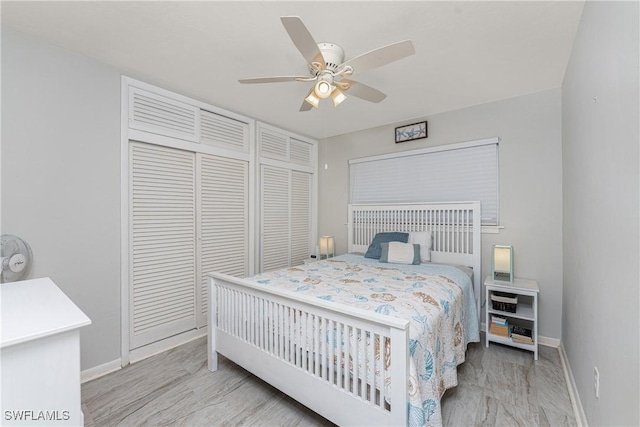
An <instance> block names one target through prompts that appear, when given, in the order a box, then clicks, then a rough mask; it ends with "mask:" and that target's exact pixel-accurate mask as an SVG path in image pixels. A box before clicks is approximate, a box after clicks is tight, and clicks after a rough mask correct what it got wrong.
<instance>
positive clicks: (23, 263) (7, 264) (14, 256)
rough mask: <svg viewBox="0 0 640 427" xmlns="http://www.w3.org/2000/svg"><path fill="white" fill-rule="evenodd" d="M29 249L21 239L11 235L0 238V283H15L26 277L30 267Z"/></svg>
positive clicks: (30, 256) (30, 254)
mask: <svg viewBox="0 0 640 427" xmlns="http://www.w3.org/2000/svg"><path fill="white" fill-rule="evenodd" d="M32 259H33V254H32V253H31V248H30V247H29V245H28V244H27V242H25V241H24V240H22V239H21V238H19V237H17V236H14V235H12V234H3V235H2V236H0V260H1V265H2V274H0V283H7V282H15V281H17V280H20V279H22V278H23V277H26V275H27V273H28V272H29V267H30V266H31V260H32Z"/></svg>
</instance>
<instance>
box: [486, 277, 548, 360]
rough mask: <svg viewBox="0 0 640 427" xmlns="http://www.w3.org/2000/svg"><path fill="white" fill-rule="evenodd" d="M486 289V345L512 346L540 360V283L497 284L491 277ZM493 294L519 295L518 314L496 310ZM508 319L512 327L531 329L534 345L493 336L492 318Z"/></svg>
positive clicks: (514, 281)
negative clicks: (491, 329)
mask: <svg viewBox="0 0 640 427" xmlns="http://www.w3.org/2000/svg"><path fill="white" fill-rule="evenodd" d="M484 288H485V304H486V305H485V318H486V325H487V327H486V329H487V331H486V335H485V336H486V345H487V347H489V342H491V341H493V342H497V343H500V344H505V345H510V346H513V347H517V348H522V349H524V350H529V351H532V352H533V355H534V359H535V360H538V293H539V292H540V289H539V288H538V282H536V281H535V280H528V279H514V280H513V283H505V282H496V281H493V280H491V278H490V277H489V276H487V278H486V279H485V281H484ZM492 292H504V293H509V294H513V295H518V304H517V307H516V312H515V313H511V312H508V311H501V310H494V308H493V304H492V302H491V293H492ZM492 315H495V316H499V317H502V318H506V319H507V321H508V322H509V324H510V325H514V324H515V325H520V326H525V327H527V328H530V329H531V331H532V338H533V344H526V343H520V342H515V341H513V340H512V339H511V338H510V337H505V336H501V335H496V334H492V333H491V332H490V328H491V316H492Z"/></svg>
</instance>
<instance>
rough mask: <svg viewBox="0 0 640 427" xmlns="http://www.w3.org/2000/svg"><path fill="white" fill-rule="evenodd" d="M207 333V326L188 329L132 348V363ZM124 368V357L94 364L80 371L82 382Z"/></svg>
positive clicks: (130, 355)
mask: <svg viewBox="0 0 640 427" xmlns="http://www.w3.org/2000/svg"><path fill="white" fill-rule="evenodd" d="M206 335H207V328H206V327H205V328H202V329H199V330H194V331H188V332H185V333H182V334H180V335H176V336H173V337H170V338H167V339H164V340H162V341H158V342H155V343H153V344H149V345H146V346H144V347H141V348H137V349H135V350H132V351H131V353H130V354H129V361H130V363H135V362H139V361H141V360H143V359H146V358H148V357H151V356H155V355H156V354H159V353H162V352H164V351H167V350H171V349H172V348H174V347H178V346H179V345H182V344H186V343H188V342H189V341H193V340H195V339H198V338H201V337H204V336H206ZM119 369H122V359H116V360H112V361H111V362H107V363H103V364H102V365H98V366H94V367H93V368H89V369H85V370H84V371H82V372H81V373H80V382H81V383H82V384H84V383H86V382H87V381H91V380H95V379H96V378H100V377H102V376H104V375H107V374H110V373H112V372H115V371H117V370H119Z"/></svg>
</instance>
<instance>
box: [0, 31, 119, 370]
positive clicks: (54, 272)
mask: <svg viewBox="0 0 640 427" xmlns="http://www.w3.org/2000/svg"><path fill="white" fill-rule="evenodd" d="M119 164H120V73H119V72H118V71H117V70H116V69H114V68H111V67H109V66H107V65H105V64H103V63H100V62H97V61H94V60H91V59H88V58H86V57H84V56H82V55H78V54H75V53H71V52H69V51H66V50H63V49H60V48H58V47H55V46H53V45H50V44H48V43H43V42H41V41H37V40H35V39H31V38H29V37H27V36H25V35H23V34H21V33H18V32H15V31H12V30H9V29H8V28H7V27H6V26H4V27H3V28H2V180H1V182H2V215H1V218H2V224H0V226H1V230H2V233H10V234H16V235H18V236H20V237H22V238H24V239H25V240H27V242H28V243H29V244H30V245H31V248H32V250H33V255H34V259H35V260H34V264H33V269H32V271H31V274H30V278H35V277H43V276H49V277H51V278H52V279H53V280H54V282H56V284H57V285H58V286H59V287H60V288H61V289H62V290H63V291H64V292H65V293H66V294H67V296H69V298H71V300H73V301H74V302H75V303H76V305H78V306H79V307H80V309H82V311H84V312H85V313H86V314H87V315H88V316H89V317H90V318H91V320H92V321H93V324H92V325H91V326H89V327H85V328H83V329H82V330H81V355H82V369H86V368H90V367H94V366H97V365H100V364H102V363H106V362H109V361H113V360H115V359H118V358H119V357H120V238H119V236H120V171H119Z"/></svg>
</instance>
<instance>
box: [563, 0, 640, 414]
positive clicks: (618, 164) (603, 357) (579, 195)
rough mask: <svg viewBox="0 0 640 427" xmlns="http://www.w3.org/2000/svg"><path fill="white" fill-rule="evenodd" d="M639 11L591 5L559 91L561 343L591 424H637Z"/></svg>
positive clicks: (628, 5)
mask: <svg viewBox="0 0 640 427" xmlns="http://www.w3.org/2000/svg"><path fill="white" fill-rule="evenodd" d="M638 13H639V8H638V3H637V2H587V3H586V5H585V8H584V13H583V17H582V22H581V24H580V27H579V30H578V34H577V36H576V41H575V44H574V46H573V51H572V55H571V59H570V62H569V67H568V69H567V72H566V74H565V79H564V83H563V86H562V103H563V106H562V113H563V120H562V127H563V143H562V145H563V193H564V200H563V215H564V224H563V240H564V248H563V253H564V289H563V294H564V297H563V328H562V336H563V345H564V348H565V351H566V354H567V357H568V360H569V363H570V365H571V370H572V373H573V376H574V378H575V382H576V387H577V389H578V392H579V395H580V400H581V402H582V406H583V408H584V411H585V414H586V417H587V420H588V423H589V425H593V426H598V425H635V426H637V425H640V417H639V415H638V406H639V403H640V396H639V391H638V390H639V388H640V387H639V382H638V379H639V375H640V372H639V370H638V369H639V365H640V360H639V355H638V338H639V337H638V325H639V323H640V318H639V316H638V308H639V304H640V300H639V296H638V294H639V283H640V277H639V273H638V268H639V259H640V250H639V240H640V235H639V232H638V228H639V221H638V220H639V217H638V215H639V206H638V204H639V182H638V181H639V178H640V173H639V167H638V164H639V162H638V155H639V145H640V142H639V140H640V139H639V131H638V127H639V119H638V115H639V114H640V112H639V110H638V103H639V98H638V89H639V88H638V78H639V75H640V74H639V73H640V70H639V66H638V62H639V55H638V49H639V46H638V38H639V30H638ZM594 98H595V102H594ZM594 367H597V368H598V370H599V371H600V398H599V399H596V397H595V392H594Z"/></svg>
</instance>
